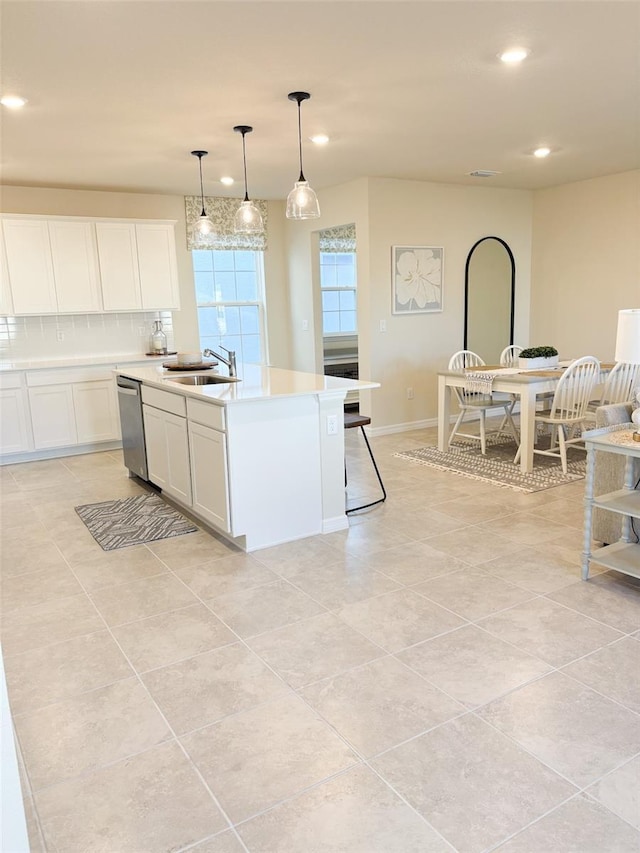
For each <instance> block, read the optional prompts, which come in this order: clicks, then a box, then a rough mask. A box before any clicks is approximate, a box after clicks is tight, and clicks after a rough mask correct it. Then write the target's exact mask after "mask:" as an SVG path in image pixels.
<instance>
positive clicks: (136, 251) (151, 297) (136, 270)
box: [96, 222, 180, 311]
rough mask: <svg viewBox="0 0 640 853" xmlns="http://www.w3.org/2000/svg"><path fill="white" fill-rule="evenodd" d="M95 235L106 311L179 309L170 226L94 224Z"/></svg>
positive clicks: (173, 244) (174, 251)
mask: <svg viewBox="0 0 640 853" xmlns="http://www.w3.org/2000/svg"><path fill="white" fill-rule="evenodd" d="M96 236H97V240H98V256H99V259H100V277H101V280H102V295H103V300H104V307H105V310H106V311H139V310H141V309H142V310H143V311H149V310H154V309H168V308H178V307H179V305H180V302H179V299H178V272H177V265H176V245H175V235H174V229H173V225H172V224H171V223H166V222H159V223H126V222H120V223H116V222H97V223H96Z"/></svg>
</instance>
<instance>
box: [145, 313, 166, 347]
mask: <svg viewBox="0 0 640 853" xmlns="http://www.w3.org/2000/svg"><path fill="white" fill-rule="evenodd" d="M149 352H151V353H153V355H166V354H167V336H166V335H165V333H164V332H163V331H162V320H154V321H153V332H152V333H151V338H150V339H149Z"/></svg>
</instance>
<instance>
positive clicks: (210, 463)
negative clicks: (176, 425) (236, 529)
mask: <svg viewBox="0 0 640 853" xmlns="http://www.w3.org/2000/svg"><path fill="white" fill-rule="evenodd" d="M226 444H227V437H226V435H225V434H224V433H223V432H219V431H218V430H215V429H211V427H207V426H202V424H198V423H194V422H193V421H189V445H190V449H191V485H192V490H193V504H192V506H193V509H194V511H196V512H197V513H198V514H199V515H201V516H202V518H204V519H206V520H207V521H210V522H211V523H212V524H214V525H215V526H216V527H219V528H220V529H221V530H224V531H225V532H227V533H228V532H229V531H230V530H231V525H230V519H229V482H228V477H227V446H226Z"/></svg>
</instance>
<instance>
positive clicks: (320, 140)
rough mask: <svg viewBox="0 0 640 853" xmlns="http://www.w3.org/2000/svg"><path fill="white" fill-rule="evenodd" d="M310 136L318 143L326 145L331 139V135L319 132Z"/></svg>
mask: <svg viewBox="0 0 640 853" xmlns="http://www.w3.org/2000/svg"><path fill="white" fill-rule="evenodd" d="M309 138H310V139H311V141H312V142H314V143H315V144H316V145H326V144H327V142H328V141H329V137H328V136H327V135H326V134H324V133H318V134H317V135H316V136H310V137H309Z"/></svg>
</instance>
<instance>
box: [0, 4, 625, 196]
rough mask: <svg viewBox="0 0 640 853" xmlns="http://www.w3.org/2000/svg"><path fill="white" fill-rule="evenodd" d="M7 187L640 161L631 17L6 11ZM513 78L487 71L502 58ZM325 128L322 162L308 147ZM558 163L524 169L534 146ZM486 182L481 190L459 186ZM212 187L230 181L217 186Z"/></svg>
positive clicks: (85, 7) (433, 177) (130, 186)
mask: <svg viewBox="0 0 640 853" xmlns="http://www.w3.org/2000/svg"><path fill="white" fill-rule="evenodd" d="M1 15H2V45H1V48H2V60H1V65H2V68H1V70H2V91H3V93H8V92H18V93H19V94H21V95H23V96H24V97H26V98H28V101H29V103H28V104H27V106H26V107H25V108H24V109H23V110H21V111H9V110H6V109H4V108H3V109H2V160H3V166H2V170H3V182H4V183H5V184H14V185H25V186H26V185H31V186H49V187H73V188H85V189H88V188H91V189H113V190H123V191H132V192H134V191H135V192H152V193H179V194H197V192H198V177H197V174H198V170H197V161H196V159H195V158H194V157H191V156H190V155H189V151H191V150H192V149H194V148H204V149H208V150H209V152H210V154H209V156H208V157H207V158H205V159H204V161H203V169H204V174H205V193H206V194H208V195H222V196H238V197H239V196H241V195H242V186H241V179H242V163H241V138H240V136H239V135H238V134H235V133H233V131H232V128H233V126H234V125H236V124H245V123H246V124H251V125H253V126H254V128H255V131H254V133H253V134H251V135H249V136H248V137H247V151H248V168H249V191H250V194H251V195H252V196H254V197H263V198H284V197H285V196H286V194H287V192H288V191H289V189H290V188H291V186H292V183H293V181H294V180H295V179H296V177H297V172H298V166H297V156H298V152H297V117H296V105H295V104H294V103H292V102H291V101H289V100H287V93H288V92H290V91H292V90H295V89H306V90H307V91H309V92H311V94H312V98H311V100H310V101H308V102H307V103H305V104H303V106H302V123H303V125H302V126H303V135H304V137H305V145H304V166H305V173H306V176H307V178H308V179H309V181H310V183H311V184H312V185H313V186H314V187H315V188H316V189H319V188H322V187H327V186H332V185H335V184H340V183H343V182H345V181H349V180H351V179H354V178H358V177H362V176H366V175H369V176H385V177H394V178H404V179H411V180H424V181H444V182H448V183H459V184H469V183H474V182H475V183H482V186H494V187H517V188H541V187H549V186H555V185H558V184H562V183H567V182H570V181H577V180H583V179H586V178H591V177H596V176H599V175H607V174H614V173H617V172H623V171H626V170H629V169H634V168H638V167H639V166H640V47H639V45H640V3H638V2H616V0H613V2H612V0H605V1H604V2H597V0H596V2H579V0H577V1H576V2H554V0H548V1H547V0H537V2H525V0H523V1H522V2H520V0H506V2H484V1H483V0H471V2H466V0H460V2H457V0H448V2H446V0H442V2H430V0H423V2H403V0H391V2H384V0H381V1H380V2H377V0H374V2H371V0H358V1H357V2H346V0H340V2H331V0H297V1H295V0H294V2H271V1H270V0H266V2H265V1H264V0H263V2H245V0H227V2H218V0H200V2H191V0H134V2H131V1H130V0H110V1H109V2H102V0H70V2H69V0H67V2H58V0H35V1H34V2H32V1H31V0H3V2H2V8H1ZM515 44H517V45H520V46H524V47H527V48H529V49H530V50H531V55H530V57H529V59H528V60H526V61H525V62H524V63H523V64H522V65H521V66H520V67H515V68H514V67H507V66H505V65H504V64H503V63H501V62H499V61H498V59H497V58H496V55H497V54H498V52H499V51H501V50H503V49H504V48H506V47H509V46H513V45H515ZM320 132H326V133H327V134H328V135H329V136H330V137H331V142H330V144H329V145H328V146H325V147H323V148H320V147H317V146H314V145H312V144H311V143H310V142H308V141H306V138H307V137H309V136H311V135H313V134H314V133H320ZM542 144H545V145H548V146H549V147H550V148H552V150H553V152H554V153H553V154H552V155H551V156H550V157H548V158H547V159H546V160H537V159H536V158H534V157H533V156H532V155H531V152H532V150H533V149H534V148H536V147H537V146H539V145H542ZM473 169H495V170H498V171H500V172H501V173H502V174H501V175H498V176H496V177H494V178H490V179H484V180H483V179H477V178H476V179H474V178H470V177H467V176H466V173H468V172H470V171H471V170H473ZM222 175H232V176H234V177H235V178H236V179H237V181H238V183H236V184H235V185H234V186H233V187H231V188H225V187H223V186H222V185H221V184H220V183H219V178H220V177H221V176H222Z"/></svg>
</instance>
